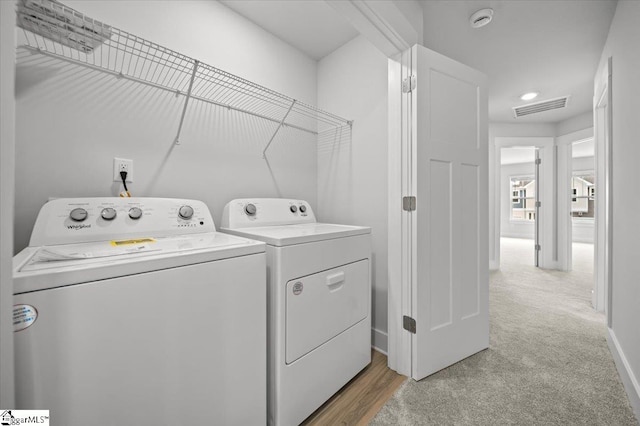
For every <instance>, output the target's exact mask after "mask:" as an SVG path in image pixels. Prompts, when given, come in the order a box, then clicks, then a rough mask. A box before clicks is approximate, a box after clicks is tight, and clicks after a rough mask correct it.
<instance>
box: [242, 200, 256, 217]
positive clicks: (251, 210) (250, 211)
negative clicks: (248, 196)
mask: <svg viewBox="0 0 640 426" xmlns="http://www.w3.org/2000/svg"><path fill="white" fill-rule="evenodd" d="M256 211H258V209H256V206H255V204H251V203H249V204H247V205H246V206H244V212H245V213H246V214H247V216H255V214H256Z"/></svg>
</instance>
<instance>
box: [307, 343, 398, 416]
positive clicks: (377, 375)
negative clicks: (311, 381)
mask: <svg viewBox="0 0 640 426" xmlns="http://www.w3.org/2000/svg"><path fill="white" fill-rule="evenodd" d="M371 358H372V359H371V364H369V366H367V367H366V368H365V369H364V370H362V371H361V372H360V373H359V374H358V375H357V376H356V377H354V378H353V379H351V381H350V382H349V383H347V384H346V385H344V387H343V388H342V389H340V390H339V391H338V393H336V394H335V395H334V396H333V397H332V398H331V399H330V400H328V401H327V402H325V403H324V405H323V406H322V407H320V408H318V409H317V410H316V411H315V412H314V413H313V414H312V415H310V416H309V417H308V418H307V419H306V420H305V421H304V422H303V423H302V424H303V425H366V424H368V423H369V421H371V419H373V418H374V417H375V415H376V414H377V413H378V411H380V408H382V406H383V405H384V403H385V402H387V400H389V398H391V396H393V394H394V392H395V391H396V389H398V388H399V387H400V385H401V384H402V383H404V381H405V380H406V379H407V378H406V377H405V376H402V375H400V374H398V373H396V372H395V371H393V370H390V369H389V367H387V357H386V356H385V355H383V354H381V353H380V352H377V351H372V355H371Z"/></svg>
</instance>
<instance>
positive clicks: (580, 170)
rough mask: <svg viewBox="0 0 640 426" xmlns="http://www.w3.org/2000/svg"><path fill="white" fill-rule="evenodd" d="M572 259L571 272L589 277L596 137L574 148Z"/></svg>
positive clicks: (591, 263)
mask: <svg viewBox="0 0 640 426" xmlns="http://www.w3.org/2000/svg"><path fill="white" fill-rule="evenodd" d="M569 197H570V199H571V201H570V206H571V207H570V215H571V259H570V262H571V264H570V266H569V269H571V270H574V271H576V272H580V273H585V274H588V275H590V276H591V277H590V278H589V281H591V282H593V270H594V263H595V252H594V243H595V205H596V174H595V144H594V140H593V138H590V139H586V140H581V141H577V142H574V143H572V145H571V183H570V188H569Z"/></svg>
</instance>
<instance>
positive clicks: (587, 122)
mask: <svg viewBox="0 0 640 426" xmlns="http://www.w3.org/2000/svg"><path fill="white" fill-rule="evenodd" d="M589 127H593V111H587V112H585V113H584V114H580V115H576V116H575V117H571V118H569V119H567V120H564V121H561V122H559V123H556V135H557V136H561V135H567V134H569V133H573V132H576V131H578V130H583V129H588V128H589Z"/></svg>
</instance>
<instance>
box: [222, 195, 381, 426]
mask: <svg viewBox="0 0 640 426" xmlns="http://www.w3.org/2000/svg"><path fill="white" fill-rule="evenodd" d="M220 230H221V231H223V232H228V233H231V234H234V235H238V236H243V237H247V238H251V239H256V240H260V241H264V242H265V243H267V250H266V253H267V271H268V273H267V287H268V294H269V295H268V318H269V327H268V342H269V352H268V365H269V368H268V384H269V388H268V389H269V391H268V423H269V424H272V425H297V424H299V423H300V422H302V421H303V420H304V419H305V418H307V417H308V416H309V415H310V414H312V413H313V412H314V411H315V410H316V409H317V408H318V407H320V406H321V405H322V404H323V403H324V402H325V401H327V400H328V399H329V398H330V397H331V396H332V395H333V394H334V393H335V392H336V391H338V390H339V389H340V388H341V387H342V386H344V385H345V384H346V383H347V382H348V381H349V380H350V379H352V378H353V377H354V376H355V375H356V374H357V373H358V372H359V371H361V370H362V369H363V368H364V367H366V366H367V365H368V364H369V363H370V362H371V273H370V269H371V241H370V233H371V229H370V228H367V227H361V226H345V225H334V224H326V223H318V222H317V221H316V219H315V216H314V214H313V210H312V209H311V206H310V205H309V203H307V202H306V201H302V200H290V199H238V200H233V201H231V202H229V203H228V204H227V205H226V206H225V208H224V210H223V217H222V223H221V227H220Z"/></svg>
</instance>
